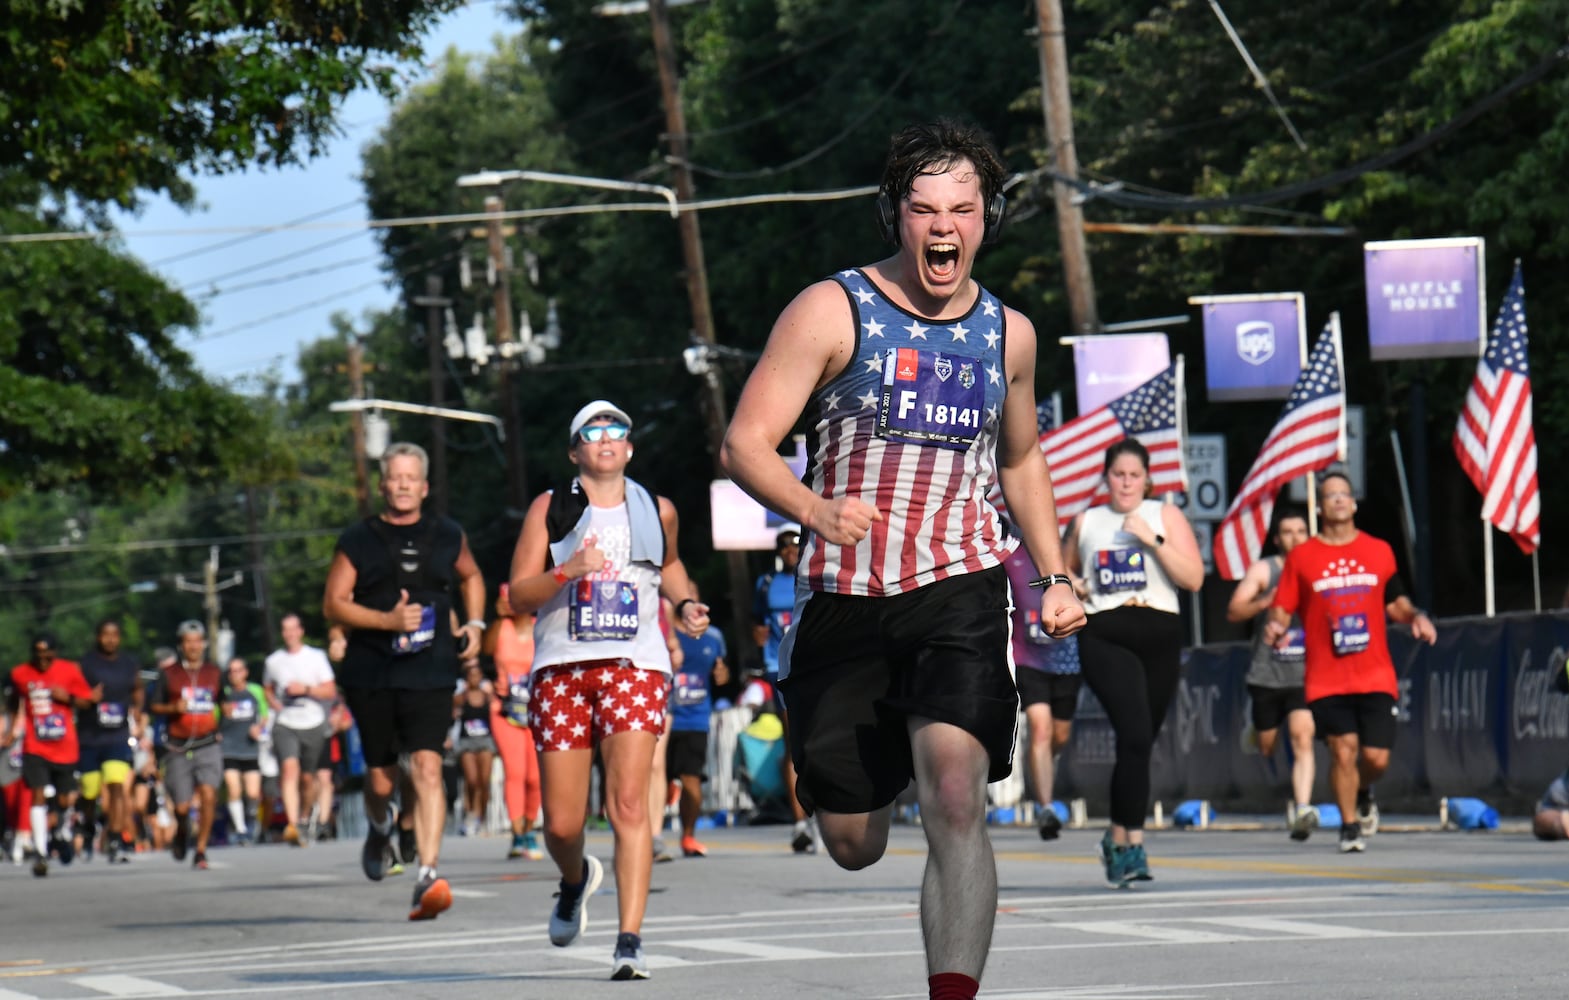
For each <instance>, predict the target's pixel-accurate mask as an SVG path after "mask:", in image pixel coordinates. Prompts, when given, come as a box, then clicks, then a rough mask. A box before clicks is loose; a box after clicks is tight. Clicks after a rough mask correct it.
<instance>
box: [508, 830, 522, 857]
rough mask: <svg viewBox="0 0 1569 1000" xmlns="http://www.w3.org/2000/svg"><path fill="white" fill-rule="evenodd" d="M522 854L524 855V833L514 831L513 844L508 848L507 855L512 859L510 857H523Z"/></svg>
mask: <svg viewBox="0 0 1569 1000" xmlns="http://www.w3.org/2000/svg"><path fill="white" fill-rule="evenodd" d="M522 856H523V834H521V833H514V834H513V835H512V846H511V847H508V848H507V857H508V858H509V859H510V858H521V857H522Z"/></svg>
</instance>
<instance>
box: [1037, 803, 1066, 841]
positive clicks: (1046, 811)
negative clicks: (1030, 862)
mask: <svg viewBox="0 0 1569 1000" xmlns="http://www.w3.org/2000/svg"><path fill="white" fill-rule="evenodd" d="M1035 830H1036V832H1037V833H1039V834H1040V835H1041V839H1042V840H1056V839H1057V838H1058V836H1060V835H1061V834H1062V818H1061V817H1060V816H1058V815H1057V810H1055V809H1053V808H1052V807H1051V806H1050V805H1049V804H1048V805H1044V806H1041V807H1040V808H1039V810H1038V811H1037V812H1036V813H1035Z"/></svg>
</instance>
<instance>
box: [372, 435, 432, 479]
mask: <svg viewBox="0 0 1569 1000" xmlns="http://www.w3.org/2000/svg"><path fill="white" fill-rule="evenodd" d="M405 455H407V456H409V457H411V458H417V459H419V477H420V478H421V479H427V478H429V477H430V456H429V455H427V454H425V449H424V448H421V447H420V446H419V445H417V444H414V443H413V442H412V441H398V442H395V443H393V444H389V445H387V450H386V451H384V452H382V453H381V474H382V477H383V478H385V477H386V476H387V475H388V474H389V473H390V472H391V470H392V460H393V459H395V458H402V457H404V456H405Z"/></svg>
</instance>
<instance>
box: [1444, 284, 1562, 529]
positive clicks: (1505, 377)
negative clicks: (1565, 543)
mask: <svg viewBox="0 0 1569 1000" xmlns="http://www.w3.org/2000/svg"><path fill="white" fill-rule="evenodd" d="M1455 455H1456V456H1457V457H1458V458H1459V459H1460V466H1461V467H1462V468H1463V469H1465V473H1466V475H1467V476H1469V477H1470V478H1471V482H1472V483H1473V484H1474V485H1475V486H1476V488H1477V490H1478V491H1479V492H1480V493H1481V494H1482V517H1483V518H1484V519H1485V520H1487V521H1490V522H1491V523H1492V524H1493V525H1495V526H1496V527H1497V528H1498V529H1499V530H1500V531H1503V532H1507V533H1508V535H1509V537H1510V538H1513V539H1514V540H1515V544H1516V545H1518V546H1520V551H1522V552H1525V553H1527V554H1530V553H1532V552H1535V551H1536V549H1537V546H1539V545H1540V544H1541V543H1542V521H1541V513H1542V504H1541V495H1540V493H1539V492H1538V490H1537V479H1536V431H1535V429H1534V428H1533V427H1532V411H1531V366H1530V363H1529V361H1528V360H1527V356H1526V323H1525V284H1524V282H1523V281H1522V280H1521V277H1520V265H1519V264H1516V265H1515V274H1514V280H1513V281H1511V282H1510V283H1509V292H1508V294H1506V295H1505V296H1504V301H1503V302H1502V303H1501V304H1500V305H1499V307H1498V320H1497V322H1495V323H1494V324H1493V332H1492V334H1491V335H1490V336H1489V337H1488V338H1487V350H1486V351H1485V352H1483V354H1482V357H1481V358H1480V359H1479V360H1478V361H1477V364H1476V378H1474V379H1473V380H1472V381H1471V389H1470V391H1468V392H1467V393H1466V396H1465V409H1464V410H1462V411H1461V413H1460V423H1459V424H1458V425H1457V426H1456V427H1455Z"/></svg>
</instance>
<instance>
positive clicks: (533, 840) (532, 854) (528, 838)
mask: <svg viewBox="0 0 1569 1000" xmlns="http://www.w3.org/2000/svg"><path fill="white" fill-rule="evenodd" d="M523 856H524V857H525V858H528V859H529V860H530V861H543V860H544V859H545V852H544V849H542V848H541V847H540V846H539V834H537V833H535V832H534V831H533V830H530V831H529V832H527V833H525V834H524V835H523Z"/></svg>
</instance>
